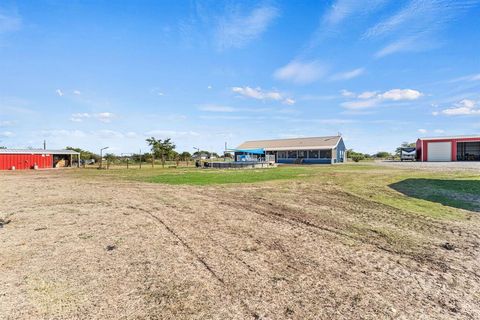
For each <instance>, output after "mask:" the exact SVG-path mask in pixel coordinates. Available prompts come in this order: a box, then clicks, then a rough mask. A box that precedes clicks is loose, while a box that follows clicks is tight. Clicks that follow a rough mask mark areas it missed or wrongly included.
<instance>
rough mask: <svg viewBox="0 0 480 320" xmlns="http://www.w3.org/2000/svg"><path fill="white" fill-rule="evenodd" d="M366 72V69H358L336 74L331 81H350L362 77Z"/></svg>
mask: <svg viewBox="0 0 480 320" xmlns="http://www.w3.org/2000/svg"><path fill="white" fill-rule="evenodd" d="M364 72H365V68H357V69H353V70H350V71H346V72H341V73H337V74H334V75H333V76H332V77H331V80H334V81H338V80H350V79H353V78H356V77H358V76H361V75H362V74H363V73H364Z"/></svg>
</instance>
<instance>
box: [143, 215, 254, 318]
mask: <svg viewBox="0 0 480 320" xmlns="http://www.w3.org/2000/svg"><path fill="white" fill-rule="evenodd" d="M135 209H136V210H139V211H141V212H143V213H145V214H147V215H148V216H149V217H151V218H152V219H154V220H155V221H157V222H159V223H160V224H161V225H162V226H163V227H164V228H165V229H166V230H167V231H168V232H169V233H170V234H171V235H172V236H173V237H174V238H175V239H177V240H178V241H179V242H180V243H181V244H182V246H183V247H184V248H185V249H187V251H188V252H190V254H191V255H192V256H193V257H194V258H195V259H196V260H197V261H198V262H199V263H200V264H201V265H203V267H204V268H205V269H206V270H207V271H208V273H210V275H212V277H213V278H214V279H216V280H217V281H218V282H219V283H220V285H221V286H222V287H223V288H225V289H226V292H228V293H229V295H230V296H232V297H233V298H235V299H237V300H238V301H240V304H241V305H242V306H243V308H244V309H245V310H246V311H247V313H248V314H249V315H250V316H251V317H252V318H253V319H260V316H259V315H258V314H257V313H256V312H255V311H253V310H252V309H250V307H249V306H248V304H247V303H246V302H245V300H243V299H241V298H239V297H238V295H236V294H234V292H232V291H233V289H232V288H231V287H230V286H228V285H227V284H226V283H225V280H224V279H223V278H222V277H220V276H219V275H218V274H217V273H216V272H215V271H214V270H213V268H212V267H211V266H210V265H209V264H208V263H207V262H206V261H205V259H203V258H202V257H201V256H200V255H198V253H196V252H195V250H194V249H193V248H192V247H191V246H190V245H189V244H188V243H187V242H186V241H185V240H184V239H183V238H182V237H180V235H179V234H178V233H177V232H175V230H173V228H171V227H170V226H169V225H168V224H167V223H166V222H165V221H163V219H161V218H160V217H158V216H156V215H155V214H153V213H151V212H150V211H148V210H146V209H143V208H140V207H135Z"/></svg>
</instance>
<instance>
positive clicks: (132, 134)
mask: <svg viewBox="0 0 480 320" xmlns="http://www.w3.org/2000/svg"><path fill="white" fill-rule="evenodd" d="M125 137H127V138H138V137H139V135H138V134H137V133H136V132H133V131H129V132H127V133H125Z"/></svg>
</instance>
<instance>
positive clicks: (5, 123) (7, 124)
mask: <svg viewBox="0 0 480 320" xmlns="http://www.w3.org/2000/svg"><path fill="white" fill-rule="evenodd" d="M13 124H14V122H13V121H9V120H2V121H0V127H10V126H13Z"/></svg>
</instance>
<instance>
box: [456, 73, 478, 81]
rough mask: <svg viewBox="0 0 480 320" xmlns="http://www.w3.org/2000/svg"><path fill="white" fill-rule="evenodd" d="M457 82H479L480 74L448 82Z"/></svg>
mask: <svg viewBox="0 0 480 320" xmlns="http://www.w3.org/2000/svg"><path fill="white" fill-rule="evenodd" d="M459 81H480V73H477V74H470V75H468V76H463V77H460V78H456V79H453V80H450V82H459Z"/></svg>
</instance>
